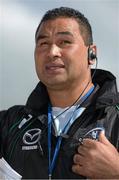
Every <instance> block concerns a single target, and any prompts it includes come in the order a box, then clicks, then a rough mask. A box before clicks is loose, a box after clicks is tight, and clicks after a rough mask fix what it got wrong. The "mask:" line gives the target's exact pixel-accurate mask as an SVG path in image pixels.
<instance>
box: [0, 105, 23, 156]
mask: <svg viewBox="0 0 119 180" xmlns="http://www.w3.org/2000/svg"><path fill="white" fill-rule="evenodd" d="M23 109H24V108H23V106H13V107H11V108H9V109H8V110H4V111H0V157H2V156H3V155H4V152H5V151H6V145H7V140H8V138H9V139H10V138H11V136H10V135H9V130H10V128H11V127H12V126H14V124H17V123H16V122H17V121H19V119H20V118H21V115H22V116H23Z"/></svg>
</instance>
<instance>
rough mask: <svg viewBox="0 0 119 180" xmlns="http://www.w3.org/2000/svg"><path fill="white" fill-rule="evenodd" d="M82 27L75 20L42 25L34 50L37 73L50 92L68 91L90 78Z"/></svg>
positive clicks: (63, 19)
mask: <svg viewBox="0 0 119 180" xmlns="http://www.w3.org/2000/svg"><path fill="white" fill-rule="evenodd" d="M87 49H88V47H86V46H85V44H84V40H83V39H82V36H81V34H80V30H79V24H78V23H77V21H76V20H75V19H72V18H57V19H55V20H48V21H46V22H43V23H42V24H41V26H40V28H39V31H38V33H37V42H36V47H35V64H36V72H37V75H38V77H39V79H40V80H41V81H42V82H43V83H44V84H45V85H46V86H47V88H50V89H55V90H56V89H58V90H62V89H66V88H70V87H71V86H72V87H75V86H78V85H80V84H81V83H82V82H83V81H84V80H86V79H87V78H88V79H89V77H88V76H89V73H88V69H89V66H88V60H87V51H88V50H87Z"/></svg>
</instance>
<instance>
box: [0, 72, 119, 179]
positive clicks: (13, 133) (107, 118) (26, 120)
mask: <svg viewBox="0 0 119 180" xmlns="http://www.w3.org/2000/svg"><path fill="white" fill-rule="evenodd" d="M93 83H94V84H95V83H96V84H98V85H99V87H100V88H99V89H98V90H96V91H95V92H94V93H93V95H91V96H90V97H89V98H88V99H87V100H86V101H85V102H84V104H83V106H85V107H86V110H85V111H84V112H83V113H82V115H81V116H80V117H79V118H77V120H76V121H75V122H74V124H73V125H72V126H71V127H70V129H69V131H68V138H63V141H62V144H61V148H60V152H59V154H58V158H57V162H56V166H55V169H54V171H53V176H52V178H55V179H82V178H85V177H82V176H79V175H77V174H74V173H73V172H72V170H71V167H72V164H73V160H72V158H73V155H74V154H75V152H76V149H77V146H78V144H79V143H78V139H79V138H80V137H83V135H84V134H85V133H86V132H87V131H89V130H90V129H92V128H94V127H97V126H103V127H104V129H105V134H106V136H107V138H108V139H109V140H110V142H111V143H112V144H113V145H114V146H115V147H116V148H117V149H118V148H119V110H118V109H119V106H118V105H119V94H118V93H117V87H116V79H115V77H114V76H113V75H112V74H111V73H109V72H108V71H103V70H97V71H96V74H95V77H94V79H93ZM48 102H49V98H48V94H47V91H46V88H45V86H44V85H43V84H42V83H41V82H39V83H38V85H37V87H36V88H35V90H34V91H33V92H32V93H31V95H30V96H29V98H28V101H27V103H26V105H25V106H14V107H11V108H10V109H8V110H5V111H2V112H0V145H1V147H0V156H1V157H2V156H3V157H4V158H5V159H6V161H7V162H8V163H9V164H10V166H11V167H12V168H13V169H14V170H15V171H17V172H18V173H19V174H21V175H22V177H23V178H25V179H27V178H29V179H45V178H46V179H47V178H48V148H47V147H48V144H47V127H48V126H47V109H48V108H47V106H48ZM26 132H27V133H26ZM56 142H57V138H56V137H55V136H54V135H53V134H52V144H53V145H52V146H53V147H52V149H54V147H55V144H56Z"/></svg>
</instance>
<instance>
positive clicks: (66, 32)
mask: <svg viewBox="0 0 119 180" xmlns="http://www.w3.org/2000/svg"><path fill="white" fill-rule="evenodd" d="M56 34H61V35H70V36H72V37H73V34H72V33H71V32H69V31H59V32H57V33H56Z"/></svg>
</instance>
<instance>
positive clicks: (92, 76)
mask: <svg viewBox="0 0 119 180" xmlns="http://www.w3.org/2000/svg"><path fill="white" fill-rule="evenodd" d="M95 59H96V65H95V69H94V72H93V74H92V75H91V79H92V80H93V78H94V76H95V73H96V71H97V65H98V58H97V57H95ZM90 82H91V80H89V81H88V83H87V84H86V86H85V88H84V89H83V91H82V93H81V94H80V95H79V96H78V98H77V99H76V100H75V101H74V103H73V104H72V105H71V106H69V107H68V108H67V109H65V110H64V111H63V112H61V113H60V114H58V115H57V116H56V117H55V118H53V117H52V119H53V120H55V119H57V118H58V117H60V116H61V115H62V114H64V113H65V112H66V111H68V110H69V109H70V108H72V106H74V105H75V104H76V103H77V102H78V100H79V99H80V98H81V96H82V94H83V93H84V92H85V90H86V88H87V87H88V85H89V83H90Z"/></svg>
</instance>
